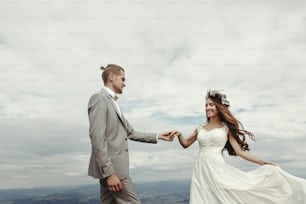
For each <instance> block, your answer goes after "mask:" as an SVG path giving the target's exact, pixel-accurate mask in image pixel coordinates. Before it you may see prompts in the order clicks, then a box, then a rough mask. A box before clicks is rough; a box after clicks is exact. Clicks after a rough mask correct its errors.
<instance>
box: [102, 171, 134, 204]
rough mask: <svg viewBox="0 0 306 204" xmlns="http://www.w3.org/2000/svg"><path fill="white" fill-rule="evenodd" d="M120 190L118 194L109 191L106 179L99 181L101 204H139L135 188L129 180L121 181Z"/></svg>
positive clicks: (128, 178)
mask: <svg viewBox="0 0 306 204" xmlns="http://www.w3.org/2000/svg"><path fill="white" fill-rule="evenodd" d="M121 183H122V190H121V191H118V192H113V191H110V190H109V188H108V186H107V180H106V179H100V190H101V194H100V196H101V197H100V200H101V204H140V199H139V198H138V196H137V193H136V190H135V187H134V185H133V182H132V180H131V178H130V177H129V176H128V177H127V178H126V179H124V180H121Z"/></svg>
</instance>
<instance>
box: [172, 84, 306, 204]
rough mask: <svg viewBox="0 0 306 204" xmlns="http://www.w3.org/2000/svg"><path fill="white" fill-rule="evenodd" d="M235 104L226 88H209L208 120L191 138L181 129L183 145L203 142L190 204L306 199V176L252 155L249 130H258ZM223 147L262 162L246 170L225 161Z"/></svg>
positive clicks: (303, 203)
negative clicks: (246, 126)
mask: <svg viewBox="0 0 306 204" xmlns="http://www.w3.org/2000/svg"><path fill="white" fill-rule="evenodd" d="M229 105H230V104H229V101H228V100H227V99H226V96H225V95H224V94H221V93H220V92H218V91H215V90H211V91H208V93H207V96H206V104H205V108H206V117H207V123H206V124H204V125H201V126H200V127H198V128H197V129H195V130H194V132H193V133H192V134H191V135H190V136H189V137H188V138H184V137H183V136H182V134H181V133H180V132H177V136H178V139H179V142H180V144H181V145H182V147H184V148H188V147H189V146H190V145H191V144H193V143H194V142H195V141H196V140H197V141H198V143H199V147H200V150H199V155H198V159H197V160H196V162H195V164H194V168H193V174H192V179H191V189H190V204H204V203H205V204H246V203H251V204H253V203H258V204H306V180H304V179H302V178H299V177H295V176H293V175H290V174H289V173H287V172H285V171H284V170H282V169H281V168H280V167H278V166H276V165H275V164H273V163H272V162H270V161H266V160H262V159H259V158H257V157H255V156H253V155H251V154H250V153H249V152H248V150H249V147H248V144H247V143H246V141H245V136H249V137H250V138H251V139H254V136H253V134H252V133H251V132H249V131H246V130H245V129H244V128H243V126H242V124H241V123H240V122H239V121H238V120H237V119H236V118H235V117H234V116H233V115H232V113H231V112H230V111H229V109H228V107H229ZM223 150H227V152H228V153H229V154H230V155H237V156H240V157H242V158H243V159H246V160H248V161H250V162H254V163H257V164H259V165H262V166H260V167H259V168H257V169H255V170H252V171H249V172H244V171H241V170H239V169H237V168H235V167H233V166H231V165H229V164H227V163H225V161H224V159H223V156H222V152H223Z"/></svg>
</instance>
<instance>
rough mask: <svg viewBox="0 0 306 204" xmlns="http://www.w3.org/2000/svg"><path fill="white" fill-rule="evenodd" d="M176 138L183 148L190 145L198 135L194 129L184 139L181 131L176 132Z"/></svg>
mask: <svg viewBox="0 0 306 204" xmlns="http://www.w3.org/2000/svg"><path fill="white" fill-rule="evenodd" d="M177 136H178V139H179V142H180V144H181V145H182V147H183V148H188V147H189V146H190V145H192V144H193V143H194V142H195V141H196V140H197V136H198V131H197V129H195V130H194V131H193V133H192V134H191V135H190V136H189V137H188V138H187V139H186V138H184V137H183V135H182V133H180V132H179V133H177Z"/></svg>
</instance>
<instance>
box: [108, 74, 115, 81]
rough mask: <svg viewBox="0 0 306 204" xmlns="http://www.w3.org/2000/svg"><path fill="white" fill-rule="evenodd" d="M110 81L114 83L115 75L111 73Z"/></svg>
mask: <svg viewBox="0 0 306 204" xmlns="http://www.w3.org/2000/svg"><path fill="white" fill-rule="evenodd" d="M108 79H109V81H114V74H113V73H110V74H109V76H108Z"/></svg>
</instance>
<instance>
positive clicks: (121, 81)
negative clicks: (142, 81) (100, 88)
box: [111, 71, 125, 94]
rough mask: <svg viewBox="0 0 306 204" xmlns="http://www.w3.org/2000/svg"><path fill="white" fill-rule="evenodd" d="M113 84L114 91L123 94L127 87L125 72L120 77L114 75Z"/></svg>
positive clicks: (121, 72) (112, 77)
mask: <svg viewBox="0 0 306 204" xmlns="http://www.w3.org/2000/svg"><path fill="white" fill-rule="evenodd" d="M111 82H112V87H113V91H115V93H118V94H121V93H122V92H123V88H124V87H125V73H124V71H120V74H119V75H115V74H112V76H111Z"/></svg>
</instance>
